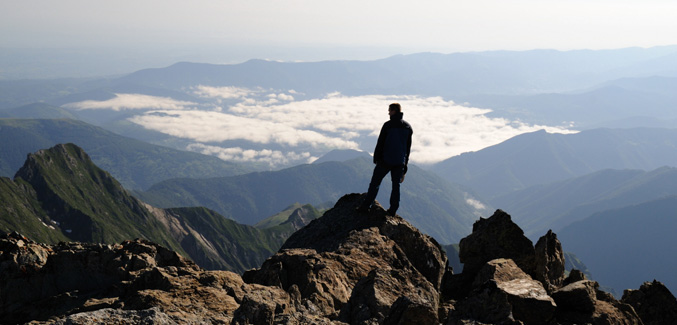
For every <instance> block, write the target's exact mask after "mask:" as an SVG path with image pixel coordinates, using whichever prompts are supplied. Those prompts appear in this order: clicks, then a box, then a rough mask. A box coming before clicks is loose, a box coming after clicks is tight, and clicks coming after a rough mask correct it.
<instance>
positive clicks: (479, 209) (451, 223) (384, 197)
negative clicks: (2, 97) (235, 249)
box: [135, 157, 490, 243]
mask: <svg viewBox="0 0 677 325" xmlns="http://www.w3.org/2000/svg"><path fill="white" fill-rule="evenodd" d="M371 160H372V159H371V157H369V158H366V157H360V158H355V159H351V160H347V161H344V162H338V161H327V162H324V163H318V164H307V165H299V166H296V167H292V168H287V169H283V170H279V171H271V172H254V173H249V174H244V175H239V176H230V177H217V178H203V179H191V178H181V179H171V180H167V181H163V182H160V183H157V184H155V185H153V186H152V187H151V188H149V189H148V190H147V191H136V192H135V194H136V195H137V196H138V197H139V198H141V199H142V200H144V201H145V202H148V203H150V204H153V205H155V206H158V207H175V206H204V207H207V208H209V209H212V210H214V211H216V212H218V213H220V214H222V215H224V216H228V217H230V218H233V219H234V220H236V221H237V222H239V223H242V224H250V225H251V224H256V223H257V222H259V221H260V220H262V219H264V218H266V217H268V216H270V215H272V214H274V213H275V212H276V211H280V210H282V209H283V208H284V207H286V206H288V205H289V204H290V203H291V202H306V203H310V204H313V205H318V204H322V203H325V202H328V201H333V200H337V199H338V198H339V197H340V196H341V195H343V194H345V193H355V192H358V193H362V192H366V189H367V187H368V185H369V180H370V178H371V171H372V169H373V163H372V161H371ZM405 182H406V184H405V185H403V186H402V187H401V202H402V203H401V206H400V210H398V213H400V214H401V215H403V216H406V218H407V220H408V221H409V222H411V223H412V224H413V225H415V226H416V227H418V228H420V229H421V231H423V232H424V233H426V234H428V235H430V236H433V237H434V238H436V239H437V240H438V241H440V242H442V243H456V242H457V241H458V240H460V238H462V237H463V236H464V235H466V234H468V233H469V231H470V227H471V226H472V222H473V221H474V220H475V219H476V218H477V217H478V216H480V215H483V214H486V213H487V211H489V209H490V207H489V206H488V205H486V204H483V203H482V200H481V199H480V198H478V197H477V196H476V195H474V194H473V192H472V191H471V190H470V189H468V188H464V187H462V186H458V185H455V184H453V183H449V182H446V181H444V180H442V179H440V178H439V177H438V176H437V175H434V174H432V173H430V172H427V171H425V170H423V169H420V168H418V167H416V166H414V165H410V167H409V172H408V173H407V177H406V180H405ZM389 195H390V184H389V180H388V179H386V180H384V181H383V184H382V186H381V190H380V191H379V196H378V197H377V200H379V201H380V202H389Z"/></svg>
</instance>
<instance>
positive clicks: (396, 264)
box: [0, 194, 677, 325]
mask: <svg viewBox="0 0 677 325" xmlns="http://www.w3.org/2000/svg"><path fill="white" fill-rule="evenodd" d="M359 201H360V195H357V194H353V195H346V196H344V197H343V198H341V199H340V200H339V201H338V202H337V203H336V205H335V206H334V208H333V209H331V210H329V211H328V212H327V213H325V215H324V216H323V217H322V218H320V219H317V220H316V221H313V222H312V223H311V224H310V225H308V226H307V227H305V228H303V229H301V230H300V231H298V232H297V233H296V234H295V235H294V236H292V238H290V240H289V241H288V242H287V243H286V244H285V248H284V249H281V250H280V251H279V252H278V253H277V254H275V255H274V256H272V257H270V258H269V259H268V260H266V262H265V263H263V265H262V266H261V268H260V269H255V270H250V271H247V272H245V274H244V275H243V276H240V275H238V274H235V273H232V272H226V271H206V270H204V269H202V268H200V267H198V266H197V265H196V264H195V263H193V262H191V261H189V260H186V259H184V258H183V257H181V256H180V255H179V254H177V253H175V252H174V251H171V250H169V249H167V248H164V247H162V246H160V245H157V244H154V243H152V242H149V241H146V240H140V239H137V240H132V241H124V242H122V243H120V244H113V245H104V244H86V243H61V244H58V245H43V244H38V243H35V242H33V241H31V240H30V239H28V238H25V237H24V236H22V235H20V234H18V233H12V234H9V235H5V236H0V323H25V322H30V323H31V324H91V323H102V324H115V323H133V324H138V323H142V324H148V323H163V324H186V323H187V324H318V325H321V324H327V325H329V324H332V325H339V324H341V325H345V324H446V325H458V324H474V325H477V324H642V321H641V320H640V317H639V316H638V313H637V312H635V308H633V306H636V308H637V309H638V310H639V311H640V314H641V315H642V316H643V317H645V318H646V322H645V323H646V324H658V323H665V322H672V321H674V319H675V318H674V316H671V315H674V314H676V312H675V305H677V302H675V298H674V296H672V294H670V292H669V291H668V290H667V289H665V288H664V286H662V284H660V283H657V282H654V283H653V284H645V285H643V286H642V288H640V290H636V291H635V290H630V291H627V292H626V297H624V300H623V301H618V300H616V299H615V298H614V297H613V296H612V295H611V294H608V293H606V292H603V291H601V290H599V289H598V284H597V283H596V282H594V281H587V280H585V277H584V276H583V275H582V273H580V272H576V271H572V272H571V273H570V275H569V277H568V278H567V279H563V280H562V275H561V274H560V271H559V266H560V263H561V261H560V259H559V257H560V254H559V252H560V251H561V246H560V244H559V242H558V241H557V238H556V236H555V234H554V233H551V232H549V233H548V234H547V235H546V236H544V237H543V238H541V240H539V244H537V245H536V246H537V248H533V247H531V249H529V248H527V247H526V246H527V245H530V244H529V243H530V241H528V240H525V239H526V238H525V237H524V235H523V234H522V232H521V230H520V229H519V227H517V226H516V225H514V224H513V223H512V221H510V216H508V215H507V214H505V213H504V212H502V211H500V210H499V211H497V213H495V214H494V216H492V217H491V218H489V219H481V220H480V221H478V222H477V223H476V225H475V227H474V231H473V234H471V235H470V236H468V237H467V238H466V239H467V240H466V239H464V242H463V243H464V244H463V245H462V247H461V251H462V252H463V253H464V254H465V255H464V256H465V258H467V261H470V264H471V265H472V267H471V268H470V269H467V268H466V269H464V271H463V273H462V274H453V272H452V271H451V269H450V268H449V267H448V266H447V260H446V256H445V254H444V253H443V251H442V249H441V247H440V246H439V245H438V244H437V243H436V242H435V241H434V240H432V239H431V238H430V237H428V236H426V235H423V234H421V233H420V232H418V230H416V229H415V228H413V227H412V226H411V225H409V224H408V223H407V222H406V221H404V220H403V219H401V218H400V217H388V216H386V215H385V210H383V209H382V208H380V207H379V206H377V207H379V208H377V209H375V211H372V212H370V213H369V214H360V213H357V212H356V211H355V210H354V208H355V206H356V205H357V204H358V203H359ZM492 236H493V237H492ZM496 255H499V257H498V258H490V257H495V256H496ZM511 256H512V257H513V258H516V259H518V260H519V261H521V262H519V263H518V262H516V261H514V260H512V259H511V258H510V257H511ZM539 256H540V257H539ZM479 261H485V262H483V264H482V265H481V266H480V267H478V266H477V265H475V264H476V263H479ZM468 270H469V271H468ZM527 270H531V273H530V272H527ZM539 276H540V277H541V278H538V277H539ZM539 280H540V281H539ZM560 281H562V284H561V285H566V286H565V287H563V288H562V287H561V285H560V284H558V283H560ZM544 286H550V289H551V290H552V293H551V294H550V295H548V291H547V290H546V289H545V287H544ZM450 297H453V299H451V298H450ZM555 302H556V303H555ZM671 317H672V318H671Z"/></svg>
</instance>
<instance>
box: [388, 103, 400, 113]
mask: <svg viewBox="0 0 677 325" xmlns="http://www.w3.org/2000/svg"><path fill="white" fill-rule="evenodd" d="M388 113H390V114H394V113H402V106H400V104H399V103H392V104H390V106H388Z"/></svg>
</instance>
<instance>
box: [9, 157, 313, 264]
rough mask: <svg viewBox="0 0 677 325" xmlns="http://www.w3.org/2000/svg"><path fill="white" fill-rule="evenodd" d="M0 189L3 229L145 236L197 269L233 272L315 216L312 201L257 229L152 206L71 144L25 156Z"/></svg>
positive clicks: (201, 212)
mask: <svg viewBox="0 0 677 325" xmlns="http://www.w3.org/2000/svg"><path fill="white" fill-rule="evenodd" d="M0 187H1V188H2V192H0V198H2V201H1V202H2V209H0V230H1V231H2V232H5V233H7V232H16V231H18V232H20V233H22V234H24V235H26V236H30V237H31V238H34V239H35V240H38V241H40V242H44V243H57V242H62V241H82V242H90V243H91V242H93V243H103V244H114V243H118V242H120V241H123V240H128V239H133V238H144V239H148V240H153V241H155V242H157V243H160V244H162V245H164V246H166V247H169V248H171V249H173V250H175V251H177V252H179V253H181V254H183V255H184V256H186V257H190V258H191V259H192V260H194V261H195V262H196V263H198V264H199V265H201V266H202V267H204V268H207V269H228V270H232V271H236V272H243V271H245V270H247V269H249V268H251V267H254V266H256V265H259V264H260V263H261V262H262V261H263V260H265V259H266V258H267V257H268V256H270V255H271V254H272V253H273V252H275V251H276V250H277V249H278V248H279V247H280V246H281V245H282V243H283V242H284V240H285V239H286V238H287V237H288V236H289V235H291V233H293V232H294V231H296V230H298V229H299V228H300V227H302V226H303V225H305V224H306V223H308V222H309V221H310V220H312V219H314V218H317V217H318V216H319V212H318V211H317V210H315V209H314V208H312V207H307V206H306V207H300V208H297V209H294V211H291V212H288V213H287V214H286V216H287V217H286V218H284V217H278V220H277V223H275V222H270V223H269V224H268V225H267V227H266V228H265V229H259V228H256V227H253V226H247V225H241V224H238V223H236V222H234V221H232V220H230V219H227V218H225V217H223V216H221V215H219V214H217V213H215V212H214V211H211V210H208V209H205V208H202V207H194V208H189V207H180V208H173V209H159V208H156V207H152V206H150V205H148V204H146V203H144V202H142V201H139V200H138V199H136V198H134V197H133V196H131V195H130V194H129V193H128V192H127V190H125V189H124V188H123V187H122V186H121V184H120V183H118V182H117V180H115V179H114V178H113V177H112V176H111V175H110V174H109V173H108V172H106V171H104V170H102V169H100V168H98V167H97V166H96V165H95V164H94V163H93V162H92V161H91V159H90V158H89V156H88V155H87V154H86V153H85V152H84V151H83V150H82V149H81V148H79V147H78V146H76V145H74V144H60V145H57V146H54V147H52V148H50V149H43V150H39V151H37V152H36V153H33V154H30V155H28V158H27V160H26V162H25V164H24V165H23V167H21V168H20V169H19V171H18V172H17V173H16V175H15V177H14V179H13V180H12V179H9V178H5V177H2V178H0Z"/></svg>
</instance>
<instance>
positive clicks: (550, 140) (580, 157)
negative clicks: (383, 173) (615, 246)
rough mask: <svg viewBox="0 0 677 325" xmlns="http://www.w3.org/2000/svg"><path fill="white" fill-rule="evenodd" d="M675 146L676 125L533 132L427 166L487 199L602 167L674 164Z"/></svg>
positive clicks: (643, 167) (647, 166)
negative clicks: (664, 127)
mask: <svg viewBox="0 0 677 325" xmlns="http://www.w3.org/2000/svg"><path fill="white" fill-rule="evenodd" d="M675 148H677V129H661V128H634V129H593V130H585V131H581V132H578V133H576V134H551V133H547V132H545V131H538V132H532V133H526V134H521V135H519V136H516V137H513V138H511V139H509V140H507V141H504V142H502V143H500V144H497V145H494V146H491V147H488V148H484V149H482V150H479V151H476V152H468V153H464V154H461V155H458V156H454V157H451V158H449V159H447V160H444V161H442V162H439V163H437V164H435V165H433V166H431V170H432V171H434V172H435V173H437V174H439V175H440V176H441V177H444V178H445V179H447V180H449V181H451V182H454V183H458V184H463V185H466V186H468V187H470V188H472V189H474V190H476V191H477V193H478V194H479V195H480V196H481V197H484V198H486V199H487V200H492V199H493V198H495V197H497V196H500V195H503V194H507V193H510V192H513V191H517V190H521V189H525V188H527V187H529V186H532V185H537V184H547V183H550V182H555V181H561V180H565V179H568V178H572V177H577V176H582V175H585V174H589V173H592V172H596V171H599V170H602V169H643V170H652V169H655V168H659V167H661V166H675V164H676V162H677V150H675Z"/></svg>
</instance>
